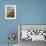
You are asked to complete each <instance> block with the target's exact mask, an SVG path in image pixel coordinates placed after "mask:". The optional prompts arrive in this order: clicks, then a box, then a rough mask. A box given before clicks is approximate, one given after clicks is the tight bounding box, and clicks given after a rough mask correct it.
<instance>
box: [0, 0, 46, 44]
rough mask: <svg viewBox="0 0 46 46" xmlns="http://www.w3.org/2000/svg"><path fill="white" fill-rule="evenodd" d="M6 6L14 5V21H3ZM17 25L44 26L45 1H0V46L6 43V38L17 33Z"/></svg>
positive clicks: (45, 16)
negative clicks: (15, 15) (11, 33)
mask: <svg viewBox="0 0 46 46" xmlns="http://www.w3.org/2000/svg"><path fill="white" fill-rule="evenodd" d="M6 4H12V5H13V4H16V8H17V9H16V10H17V11H16V13H17V18H16V20H5V18H4V16H5V5H6ZM17 24H46V0H0V44H1V43H2V44H3V43H8V39H7V36H8V34H9V32H11V31H12V32H17V31H18V30H17ZM16 42H17V41H16Z"/></svg>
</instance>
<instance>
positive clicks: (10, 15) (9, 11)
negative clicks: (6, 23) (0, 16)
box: [5, 5, 16, 19]
mask: <svg viewBox="0 0 46 46" xmlns="http://www.w3.org/2000/svg"><path fill="white" fill-rule="evenodd" d="M5 19H16V5H5Z"/></svg>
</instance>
